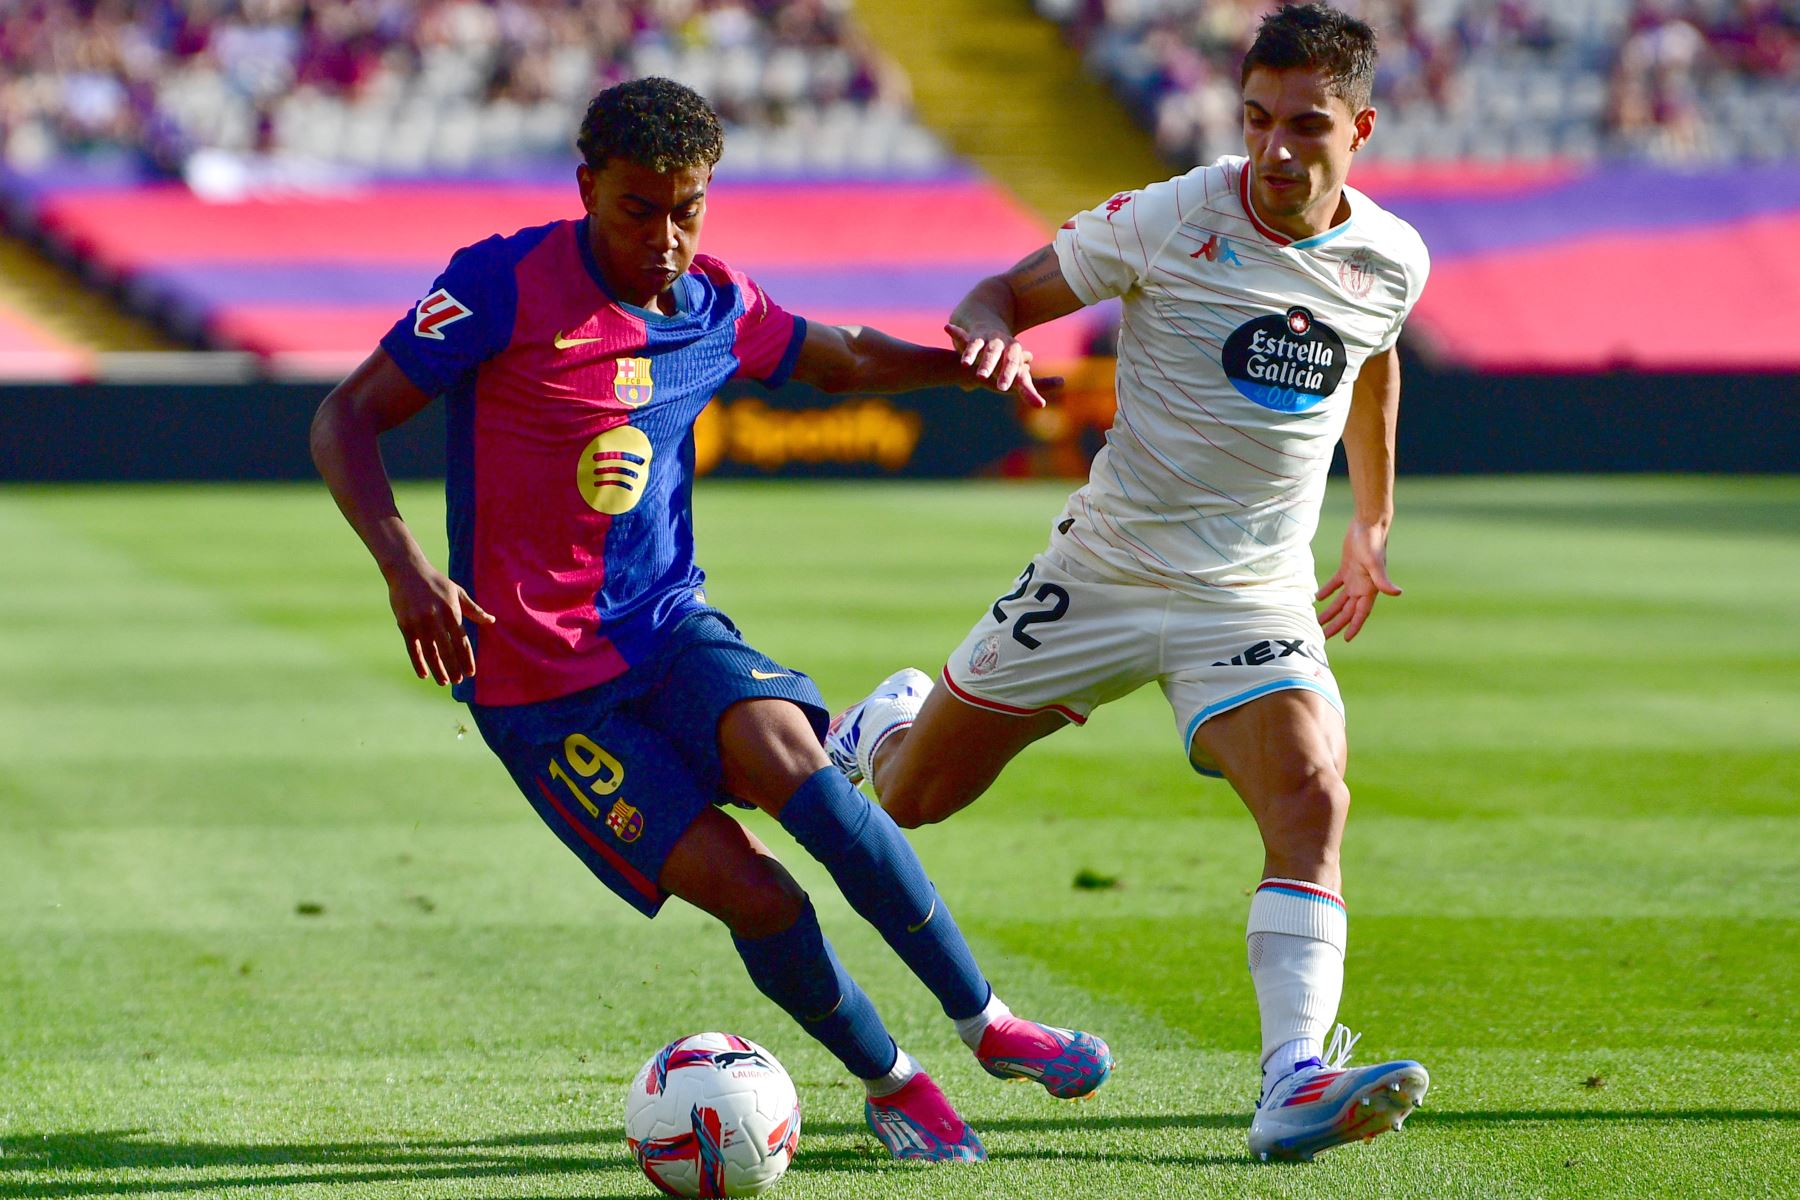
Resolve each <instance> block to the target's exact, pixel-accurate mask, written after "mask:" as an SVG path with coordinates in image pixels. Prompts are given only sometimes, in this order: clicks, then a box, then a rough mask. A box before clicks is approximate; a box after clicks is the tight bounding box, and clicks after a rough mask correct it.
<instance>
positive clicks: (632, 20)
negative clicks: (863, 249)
mask: <svg viewBox="0 0 1800 1200" xmlns="http://www.w3.org/2000/svg"><path fill="white" fill-rule="evenodd" d="M847 9H848V0H416V2H414V0H0V161H3V162H4V163H5V164H7V165H10V166H13V167H15V168H19V169H27V170H29V169H31V168H32V167H34V166H37V165H41V164H45V163H48V162H52V161H55V160H58V159H61V158H67V157H68V156H71V155H84V154H93V153H117V154H125V155H133V156H139V157H141V158H142V159H143V160H145V161H146V162H147V163H148V164H150V165H151V166H152V167H153V168H154V169H157V170H160V171H164V172H169V173H175V172H179V171H181V170H182V168H183V166H184V164H186V163H188V162H189V160H190V159H191V158H192V156H193V155H195V154H196V153H197V152H203V151H204V152H212V153H215V154H216V153H228V154H236V155H247V156H280V155H290V156H298V157H301V158H308V159H316V160H327V161H331V160H335V161H347V162H352V163H359V164H362V165H368V166H392V167H396V168H421V169H431V168H457V167H464V166H468V165H470V164H472V163H475V162H477V161H479V160H482V159H484V158H485V159H492V158H494V157H496V156H498V157H508V156H529V155H539V154H541V155H546V156H551V155H554V156H560V157H563V158H567V157H568V156H569V155H570V154H572V153H573V151H572V148H571V147H572V142H573V137H574V132H575V128H576V125H577V124H578V122H579V120H580V117H581V113H582V112H583V110H584V109H585V106H586V103H587V101H588V100H589V99H590V98H591V97H592V95H593V94H594V92H595V91H597V90H599V89H600V88H602V87H605V86H607V85H608V84H610V83H613V82H617V81H619V80H621V79H625V78H628V77H631V76H633V75H641V74H653V73H654V74H665V75H673V76H675V77H677V78H682V79H683V80H684V82H688V83H690V84H693V85H694V86H696V87H699V88H700V89H701V90H702V91H704V92H705V93H706V94H707V95H708V97H709V98H710V99H711V100H712V101H713V103H714V104H715V106H716V107H717V108H718V109H719V111H720V114H721V116H723V117H724V118H725V120H726V123H727V125H728V126H731V127H740V126H741V127H745V128H748V129H752V130H758V129H781V128H784V127H786V126H790V125H792V126H795V127H796V128H795V130H794V132H793V136H792V137H791V138H790V139H789V141H790V142H792V143H793V146H792V147H790V152H791V153H792V154H795V155H797V156H799V157H804V156H805V155H806V154H807V153H808V152H809V149H810V148H811V145H812V144H813V143H816V142H817V141H818V140H819V133H818V127H819V125H820V124H821V123H823V124H830V123H831V122H832V121H833V120H835V121H836V122H837V124H838V125H839V126H844V127H846V128H847V132H842V133H841V134H840V135H839V141H840V142H841V143H842V144H843V146H844V147H845V148H846V152H848V148H849V147H851V146H853V145H856V144H857V143H858V142H859V140H860V142H861V143H864V144H866V143H867V141H868V140H869V137H868V136H867V135H868V133H869V131H868V130H867V129H863V128H861V126H863V125H867V124H869V123H870V121H871V114H873V123H874V124H875V125H876V126H878V128H877V130H876V132H877V133H881V134H885V136H886V139H887V148H888V149H890V150H892V149H894V144H895V143H900V146H899V148H900V151H901V152H902V153H904V152H906V151H907V150H908V148H909V147H908V144H907V138H906V136H905V135H907V134H908V133H909V132H911V131H909V130H908V129H907V127H906V126H907V123H908V122H907V113H908V111H909V104H908V101H909V98H908V96H907V94H906V88H905V80H904V77H903V76H902V75H900V74H899V73H898V72H897V71H895V70H893V69H890V68H889V67H887V66H886V65H885V63H884V60H883V59H882V58H881V56H880V55H879V54H878V53H876V52H875V50H874V49H873V48H872V47H871V46H870V45H869V44H868V42H867V41H866V39H865V38H864V37H863V36H862V35H861V34H860V33H859V32H858V31H857V28H856V27H855V25H854V24H853V23H851V22H850V21H849V20H848V19H847ZM877 140H880V139H879V138H877ZM916 143H917V138H916V137H915V138H913V144H911V146H910V149H911V151H912V152H913V153H915V154H917V153H920V152H922V151H921V149H920V147H919V146H918V145H917V144H916ZM732 148H734V147H733V146H732V144H731V143H728V154H729V153H730V150H731V149H732ZM877 149H880V147H877Z"/></svg>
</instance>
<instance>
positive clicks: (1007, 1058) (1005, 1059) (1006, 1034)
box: [975, 1015, 1113, 1100]
mask: <svg viewBox="0 0 1800 1200" xmlns="http://www.w3.org/2000/svg"><path fill="white" fill-rule="evenodd" d="M975 1058H976V1061H978V1062H979V1063H981V1069H982V1070H984V1071H986V1072H987V1073H988V1074H989V1075H992V1076H993V1077H994V1078H996V1079H1004V1080H1007V1081H1008V1082H1012V1081H1018V1080H1023V1081H1028V1082H1032V1083H1038V1084H1042V1085H1043V1088H1044V1090H1045V1091H1046V1092H1049V1093H1050V1094H1051V1095H1052V1096H1055V1097H1056V1098H1057V1099H1058V1100H1080V1099H1082V1098H1083V1097H1085V1096H1089V1095H1092V1094H1093V1092H1094V1090H1095V1089H1096V1088H1098V1087H1099V1086H1100V1085H1101V1084H1103V1083H1105V1082H1106V1079H1107V1076H1109V1075H1111V1074H1112V1069H1113V1056H1112V1051H1111V1050H1109V1049H1107V1046H1106V1043H1105V1042H1103V1041H1101V1040H1100V1039H1099V1038H1097V1037H1095V1036H1094V1035H1093V1034H1091V1033H1082V1032H1081V1031H1080V1030H1077V1029H1058V1028H1057V1027H1056V1026H1054V1025H1039V1024H1038V1023H1037V1022H1036V1021H1027V1020H1025V1019H1023V1018H1021V1017H1015V1016H1011V1015H1008V1016H1004V1017H1000V1018H997V1019H996V1020H995V1021H993V1022H992V1023H991V1024H990V1025H988V1027H987V1030H986V1031H985V1032H984V1033H983V1034H982V1035H981V1045H980V1047H979V1048H977V1049H976V1051H975Z"/></svg>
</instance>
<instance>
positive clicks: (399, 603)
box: [388, 562, 494, 687]
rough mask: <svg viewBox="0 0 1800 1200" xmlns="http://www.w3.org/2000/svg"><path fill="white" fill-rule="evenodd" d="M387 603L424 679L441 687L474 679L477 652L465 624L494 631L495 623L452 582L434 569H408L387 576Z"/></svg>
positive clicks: (425, 565)
mask: <svg viewBox="0 0 1800 1200" xmlns="http://www.w3.org/2000/svg"><path fill="white" fill-rule="evenodd" d="M388 603H389V604H390V605H392V606H393V609H394V623H395V624H397V625H398V626H399V627H400V636H401V638H402V639H404V640H405V642H406V653H407V657H409V658H410V659H412V666H413V672H414V673H415V674H417V675H418V677H419V678H420V679H425V678H427V677H429V678H431V679H434V680H436V681H437V683H438V686H440V687H442V686H443V685H444V684H447V683H461V682H462V681H463V680H465V679H467V678H469V677H470V676H472V675H474V674H475V647H474V646H473V645H471V644H470V643H469V636H468V634H466V633H464V632H463V625H462V623H463V621H464V619H465V618H466V619H468V620H470V621H473V622H475V623H476V624H477V625H492V624H493V623H494V618H493V617H492V616H490V615H489V614H488V613H487V611H486V610H484V609H483V608H482V607H481V606H480V605H479V604H477V603H475V601H474V599H473V598H472V597H471V596H470V595H469V593H467V592H465V591H463V589H462V588H461V587H459V586H458V585H457V584H456V583H455V581H453V580H452V579H451V578H450V577H449V576H447V575H445V574H444V573H443V572H442V571H439V570H438V569H437V568H435V567H433V566H432V565H431V564H430V563H426V562H419V563H410V564H408V565H407V566H405V567H402V568H400V569H398V570H396V571H393V572H391V573H390V574H389V575H388Z"/></svg>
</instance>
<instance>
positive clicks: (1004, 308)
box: [944, 246, 1082, 391]
mask: <svg viewBox="0 0 1800 1200" xmlns="http://www.w3.org/2000/svg"><path fill="white" fill-rule="evenodd" d="M1081 306H1082V305H1081V299H1080V297H1078V296H1076V295H1075V292H1074V290H1073V289H1072V288H1070V287H1069V284H1068V281H1067V280H1066V279H1064V278H1063V273H1062V266H1061V264H1060V263H1059V262H1058V261H1057V257H1056V247H1054V246H1041V247H1039V248H1038V249H1036V250H1034V251H1032V252H1031V253H1030V254H1027V255H1026V256H1025V257H1024V258H1022V259H1020V260H1019V261H1018V262H1016V263H1014V264H1013V266H1012V268H1011V269H1010V270H1008V271H1005V272H1002V273H1001V274H999V275H990V276H988V277H987V278H986V279H983V280H982V281H981V282H980V283H978V284H976V285H975V286H974V287H973V288H970V289H969V294H968V295H966V296H964V297H963V298H962V302H961V303H960V304H958V305H957V306H956V309H955V311H953V312H952V313H951V314H950V321H949V323H948V324H946V325H945V326H944V332H945V333H948V334H949V335H950V340H951V342H952V343H953V344H954V345H955V346H956V350H957V353H958V355H959V356H960V359H961V362H962V364H963V365H964V366H965V367H969V368H972V369H973V370H974V372H975V377H976V378H977V379H984V380H989V381H991V382H992V384H993V386H994V387H995V388H997V389H998V390H1000V391H1006V390H1008V389H1009V388H1010V387H1011V386H1012V384H1013V380H1014V379H1015V378H1016V376H1017V375H1018V373H1019V372H1020V371H1024V370H1029V368H1030V365H1031V351H1029V350H1027V349H1026V348H1025V346H1024V344H1023V343H1021V342H1020V341H1019V339H1018V335H1019V334H1021V333H1023V332H1025V330H1027V329H1030V328H1032V327H1033V326H1037V325H1042V324H1044V322H1046V321H1054V320H1056V318H1058V317H1063V316H1067V315H1068V314H1070V313H1072V312H1074V311H1075V310H1076V309H1078V308H1080V307H1081Z"/></svg>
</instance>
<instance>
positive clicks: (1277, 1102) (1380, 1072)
mask: <svg viewBox="0 0 1800 1200" xmlns="http://www.w3.org/2000/svg"><path fill="white" fill-rule="evenodd" d="M1346 1037H1347V1038H1348V1044H1345V1045H1343V1049H1342V1050H1341V1051H1340V1050H1339V1049H1338V1046H1339V1044H1340V1042H1341V1041H1343V1039H1345V1038H1346ZM1355 1041H1356V1039H1355V1038H1354V1037H1353V1036H1349V1031H1348V1030H1346V1029H1344V1027H1343V1026H1341V1025H1340V1026H1338V1036H1337V1037H1334V1038H1333V1039H1332V1053H1331V1054H1329V1055H1328V1056H1327V1058H1326V1060H1325V1061H1321V1060H1320V1059H1316V1058H1309V1059H1306V1060H1304V1061H1302V1062H1298V1063H1295V1064H1294V1070H1293V1073H1292V1074H1290V1075H1286V1076H1284V1077H1283V1078H1281V1079H1280V1080H1278V1081H1277V1082H1276V1083H1275V1085H1274V1086H1273V1087H1271V1088H1270V1089H1269V1092H1268V1094H1267V1095H1266V1096H1264V1097H1263V1099H1262V1103H1261V1104H1258V1105H1257V1106H1256V1116H1255V1118H1254V1119H1253V1120H1252V1121H1251V1122H1250V1153H1252V1154H1254V1155H1256V1156H1257V1157H1258V1158H1260V1159H1262V1160H1263V1161H1265V1162H1266V1161H1268V1160H1269V1159H1271V1158H1282V1159H1291V1160H1295V1161H1299V1162H1306V1161H1308V1160H1310V1159H1311V1158H1312V1156H1313V1155H1315V1154H1317V1153H1318V1152H1319V1151H1321V1150H1329V1149H1331V1148H1332V1147H1333V1146H1341V1145H1343V1144H1344V1143H1346V1142H1356V1141H1364V1142H1366V1141H1368V1140H1369V1139H1371V1138H1373V1137H1375V1136H1376V1135H1377V1134H1382V1133H1387V1132H1389V1131H1390V1130H1393V1131H1398V1130H1399V1129H1400V1126H1401V1123H1402V1122H1403V1121H1405V1120H1406V1118H1407V1117H1408V1116H1409V1115H1410V1114H1411V1113H1412V1110H1413V1109H1414V1108H1417V1107H1418V1106H1419V1105H1420V1104H1421V1103H1423V1102H1424V1099H1425V1091H1426V1089H1427V1088H1429V1087H1430V1086H1431V1076H1430V1075H1428V1074H1427V1073H1426V1071H1425V1068H1424V1067H1422V1066H1420V1065H1419V1064H1418V1063H1416V1062H1413V1061H1411V1060H1410V1059H1406V1060H1401V1061H1399V1062H1389V1063H1382V1064H1381V1065H1379V1066H1374V1067H1352V1066H1350V1065H1349V1062H1350V1046H1351V1045H1354V1044H1355Z"/></svg>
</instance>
